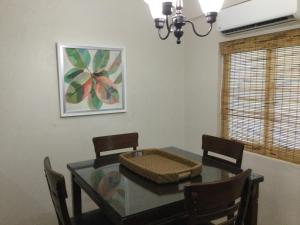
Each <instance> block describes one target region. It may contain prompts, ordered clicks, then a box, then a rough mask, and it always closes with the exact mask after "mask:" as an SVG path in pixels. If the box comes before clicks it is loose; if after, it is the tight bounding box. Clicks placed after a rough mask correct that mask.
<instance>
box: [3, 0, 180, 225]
mask: <svg viewBox="0 0 300 225" xmlns="http://www.w3.org/2000/svg"><path fill="white" fill-rule="evenodd" d="M0 28H1V29H0V31H1V34H0V69H1V75H0V77H1V81H0V102H1V107H0V124H1V125H0V153H1V157H0V224H1V225H2V224H3V225H50V224H51V225H53V224H57V221H56V218H55V214H54V211H53V206H52V204H51V201H50V197H49V192H48V190H47V186H46V181H45V178H44V174H43V169H42V168H43V166H42V165H43V164H42V163H43V158H44V157H45V156H47V155H48V156H50V158H51V160H52V164H53V166H54V168H56V169H57V170H59V171H61V172H62V173H63V174H64V175H65V176H66V178H67V181H69V173H68V171H67V169H66V164H67V163H68V162H72V161H78V160H85V159H89V158H92V157H94V152H93V151H94V150H93V146H92V140H91V139H92V137H93V136H100V135H105V134H115V133H121V132H129V131H138V132H139V133H140V145H141V147H153V146H169V145H176V146H183V138H184V134H183V132H184V129H183V127H184V126H183V113H184V108H183V104H184V103H183V100H184V97H183V94H184V91H183V82H184V78H183V66H182V64H183V58H182V57H183V48H182V46H181V47H180V46H175V45H174V40H170V41H164V42H162V41H160V40H158V38H157V34H156V31H155V29H154V25H153V21H152V18H151V16H150V14H149V12H148V10H147V7H146V6H145V5H144V2H143V1H141V0H130V1H124V0H85V1H83V0H51V1H46V0H26V1H24V0H1V1H0ZM58 41H60V42H65V43H74V44H95V45H100V46H101V45H110V46H125V47H126V50H127V51H126V52H127V75H128V76H127V84H128V85H127V94H128V95H127V96H128V112H127V113H123V114H114V115H97V116H86V117H76V118H60V116H59V97H58V79H57V64H56V49H55V43H56V42H58ZM67 186H68V187H69V186H70V185H69V183H67ZM68 191H69V193H70V189H69V190H68Z"/></svg>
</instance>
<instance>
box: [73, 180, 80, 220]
mask: <svg viewBox="0 0 300 225" xmlns="http://www.w3.org/2000/svg"><path fill="white" fill-rule="evenodd" d="M71 183H72V200H73V215H74V216H77V215H80V214H81V213H82V207H81V188H80V187H79V185H78V184H77V183H76V182H75V180H74V176H73V175H72V178H71Z"/></svg>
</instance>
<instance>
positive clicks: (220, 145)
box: [202, 135, 244, 169]
mask: <svg viewBox="0 0 300 225" xmlns="http://www.w3.org/2000/svg"><path fill="white" fill-rule="evenodd" d="M202 149H203V158H202V159H203V161H204V162H205V161H206V162H211V161H213V162H217V163H219V164H221V165H224V166H225V167H229V168H234V169H241V166H242V160H243V152H244V144H242V143H240V142H237V141H233V140H228V139H224V138H219V137H214V136H210V135H203V136H202ZM209 152H213V153H217V154H219V155H223V156H226V157H229V158H231V159H232V161H230V160H227V159H224V158H220V157H217V156H212V155H209V154H208V153H209ZM234 160H235V162H234Z"/></svg>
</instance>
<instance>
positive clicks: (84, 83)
mask: <svg viewBox="0 0 300 225" xmlns="http://www.w3.org/2000/svg"><path fill="white" fill-rule="evenodd" d="M125 56H126V54H125V48H124V47H107V46H91V45H72V44H63V43H57V59H58V79H59V98H60V115H61V117H69V116H85V115H96V114H108V113H124V112H126V111H127V108H126V59H125Z"/></svg>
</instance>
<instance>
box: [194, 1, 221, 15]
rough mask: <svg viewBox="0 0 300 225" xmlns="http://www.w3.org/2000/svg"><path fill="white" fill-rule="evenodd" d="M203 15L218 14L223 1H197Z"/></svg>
mask: <svg viewBox="0 0 300 225" xmlns="http://www.w3.org/2000/svg"><path fill="white" fill-rule="evenodd" d="M198 1H199V4H200V7H201V9H202V12H203V13H205V14H206V13H209V12H219V11H220V10H221V8H222V6H223V2H224V0H198Z"/></svg>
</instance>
